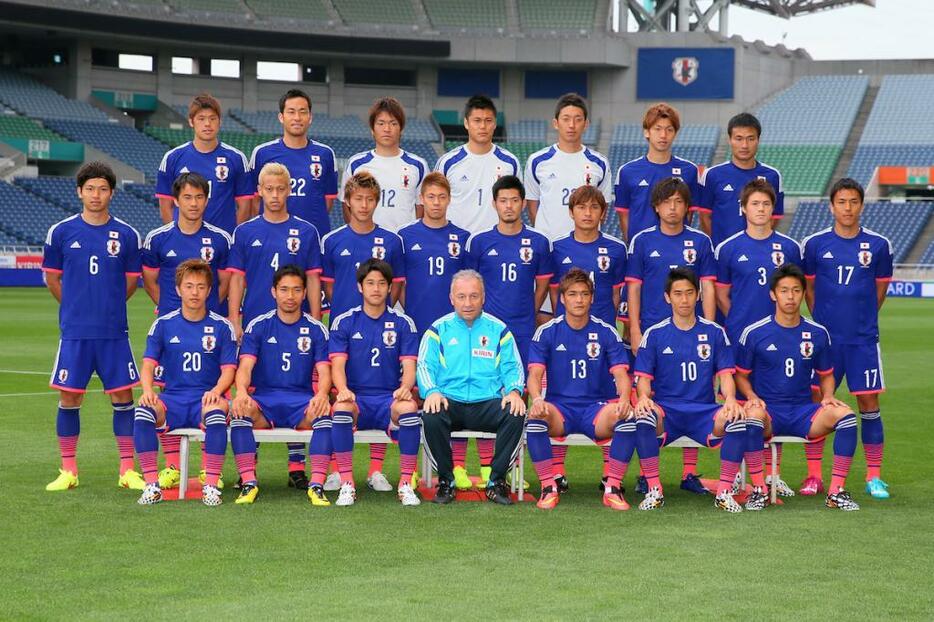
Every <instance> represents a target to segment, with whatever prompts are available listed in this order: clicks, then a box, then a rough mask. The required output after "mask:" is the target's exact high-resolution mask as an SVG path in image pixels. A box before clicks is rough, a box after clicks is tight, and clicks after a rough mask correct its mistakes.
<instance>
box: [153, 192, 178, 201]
mask: <svg viewBox="0 0 934 622" xmlns="http://www.w3.org/2000/svg"><path fill="white" fill-rule="evenodd" d="M156 198H157V199H172V200H173V201H174V200H175V197H173V196H172V195H171V194H159V193H158V192H157V193H156Z"/></svg>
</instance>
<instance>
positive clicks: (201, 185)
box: [172, 172, 211, 199]
mask: <svg viewBox="0 0 934 622" xmlns="http://www.w3.org/2000/svg"><path fill="white" fill-rule="evenodd" d="M185 186H191V187H192V188H197V189H198V190H201V191H202V192H204V196H206V197H207V196H209V195H210V194H211V186H210V185H208V180H207V179H205V178H204V177H202V176H201V175H199V174H198V173H191V172H188V173H182V174H181V175H179V176H178V177H176V178H175V181H174V182H172V196H173V197H175V198H176V199H177V198H178V195H180V194H181V193H182V188H184V187H185Z"/></svg>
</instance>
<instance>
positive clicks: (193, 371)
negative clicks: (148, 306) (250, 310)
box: [143, 309, 237, 392]
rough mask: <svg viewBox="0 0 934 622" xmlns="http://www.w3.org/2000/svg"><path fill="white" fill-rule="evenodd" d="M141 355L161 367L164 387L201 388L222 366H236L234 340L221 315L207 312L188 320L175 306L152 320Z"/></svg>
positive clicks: (208, 386) (212, 381)
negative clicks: (202, 316) (193, 320)
mask: <svg viewBox="0 0 934 622" xmlns="http://www.w3.org/2000/svg"><path fill="white" fill-rule="evenodd" d="M143 358H144V359H149V360H150V361H152V362H153V363H154V364H155V365H156V367H160V366H161V367H162V376H161V381H162V382H164V383H165V388H164V390H165V391H173V392H175V391H197V392H204V391H207V390H209V389H211V388H213V387H214V386H215V385H216V384H217V380H218V378H220V376H221V371H222V370H223V369H224V368H225V367H232V368H236V367H237V340H236V337H234V331H233V326H231V324H230V322H228V321H227V320H226V319H225V318H224V317H223V316H220V315H218V314H217V313H213V312H208V314H207V315H206V316H204V318H203V319H202V320H200V321H198V322H191V321H189V320H186V319H185V317H184V316H183V315H182V312H181V309H175V310H174V311H170V312H168V313H166V314H165V315H163V316H161V317H159V318H158V319H157V320H156V321H155V322H153V323H152V328H150V329H149V336H147V337H146V353H145V354H144V355H143Z"/></svg>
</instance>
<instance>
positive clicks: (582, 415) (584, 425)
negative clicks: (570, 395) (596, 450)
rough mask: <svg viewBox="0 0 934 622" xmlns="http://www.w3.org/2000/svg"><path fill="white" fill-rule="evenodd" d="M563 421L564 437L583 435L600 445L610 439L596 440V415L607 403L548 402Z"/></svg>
mask: <svg viewBox="0 0 934 622" xmlns="http://www.w3.org/2000/svg"><path fill="white" fill-rule="evenodd" d="M548 403H549V404H551V405H552V406H554V407H555V409H556V410H557V411H558V414H560V415H561V418H562V419H563V420H564V435H565V436H568V435H570V434H583V435H584V436H586V437H587V438H589V439H590V440H592V441H594V442H599V443H601V444H603V443H607V442H609V440H610V439H608V438H605V439H598V438H597V427H596V426H597V415H599V414H600V411H601V410H602V409H603V407H604V406H606V405H607V404H608V403H609V402H590V403H584V404H581V403H573V402H562V401H558V400H554V401H549V402H548Z"/></svg>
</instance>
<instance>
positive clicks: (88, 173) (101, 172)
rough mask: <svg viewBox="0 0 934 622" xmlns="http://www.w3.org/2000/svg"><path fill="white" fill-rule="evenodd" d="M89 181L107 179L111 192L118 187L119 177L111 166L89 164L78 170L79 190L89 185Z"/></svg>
mask: <svg viewBox="0 0 934 622" xmlns="http://www.w3.org/2000/svg"><path fill="white" fill-rule="evenodd" d="M89 179H106V180H107V183H108V184H110V189H111V190H113V189H114V188H116V187H117V176H116V175H115V174H114V170H113V169H112V168H110V165H109V164H107V163H105V162H97V161H94V162H88V163H86V164H83V165H82V166H81V168H79V169H78V174H77V175H75V182H76V183H77V187H78V188H80V187H81V186H83V185H84V184H86V183H88V180H89Z"/></svg>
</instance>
